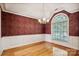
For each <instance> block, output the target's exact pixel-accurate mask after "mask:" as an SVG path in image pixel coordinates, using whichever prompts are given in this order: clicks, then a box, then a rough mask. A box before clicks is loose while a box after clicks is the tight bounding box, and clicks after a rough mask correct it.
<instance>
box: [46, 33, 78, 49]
mask: <svg viewBox="0 0 79 59" xmlns="http://www.w3.org/2000/svg"><path fill="white" fill-rule="evenodd" d="M45 41H48V42H51V43H56V44H59V45H62V46H66V47H70V48H74V49H77V50H79V36H70V38H69V42H68V43H66V42H61V41H57V40H52V38H51V34H45Z"/></svg>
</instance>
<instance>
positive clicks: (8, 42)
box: [2, 34, 45, 49]
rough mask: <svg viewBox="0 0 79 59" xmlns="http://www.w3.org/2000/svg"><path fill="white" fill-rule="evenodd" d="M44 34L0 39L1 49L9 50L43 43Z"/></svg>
mask: <svg viewBox="0 0 79 59" xmlns="http://www.w3.org/2000/svg"><path fill="white" fill-rule="evenodd" d="M44 39H45V38H44V34H36V35H18V36H7V37H2V45H3V49H9V48H13V47H17V46H22V45H28V44H32V43H36V42H41V41H44Z"/></svg>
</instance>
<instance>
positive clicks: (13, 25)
mask: <svg viewBox="0 0 79 59" xmlns="http://www.w3.org/2000/svg"><path fill="white" fill-rule="evenodd" d="M1 26H2V28H1V29H2V36H13V35H27V34H43V33H44V28H43V27H44V26H43V24H40V23H39V22H38V21H37V20H36V19H33V18H29V17H24V16H20V15H15V14H11V13H7V12H2V20H1Z"/></svg>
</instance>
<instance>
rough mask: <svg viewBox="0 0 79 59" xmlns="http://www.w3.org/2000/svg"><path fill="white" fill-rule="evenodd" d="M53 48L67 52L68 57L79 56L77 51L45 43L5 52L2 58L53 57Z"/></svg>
mask: <svg viewBox="0 0 79 59" xmlns="http://www.w3.org/2000/svg"><path fill="white" fill-rule="evenodd" d="M53 47H57V48H60V49H62V50H65V51H67V52H68V56H79V53H78V51H77V50H75V49H72V48H68V47H64V46H61V45H58V44H54V43H49V42H44V41H42V42H37V43H33V44H29V45H24V46H20V47H16V48H11V49H7V50H4V51H3V53H2V56H53V53H54V51H53V49H52V48H53Z"/></svg>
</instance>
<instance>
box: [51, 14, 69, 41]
mask: <svg viewBox="0 0 79 59" xmlns="http://www.w3.org/2000/svg"><path fill="white" fill-rule="evenodd" d="M58 15H63V16H65V17H66V18H67V20H64V21H63V20H62V22H65V21H67V33H68V37H69V17H68V15H67V14H65V13H58V14H56V15H55V16H54V17H53V18H52V21H51V35H53V34H54V32H53V29H52V28H53V25H54V24H55V23H57V22H55V17H57V16H58ZM60 41H61V40H60ZM67 42H68V41H67Z"/></svg>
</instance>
